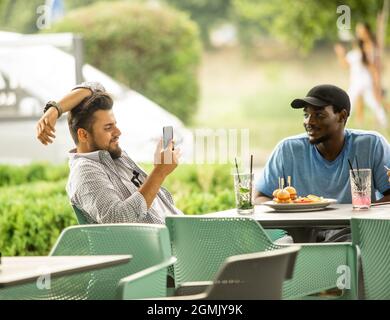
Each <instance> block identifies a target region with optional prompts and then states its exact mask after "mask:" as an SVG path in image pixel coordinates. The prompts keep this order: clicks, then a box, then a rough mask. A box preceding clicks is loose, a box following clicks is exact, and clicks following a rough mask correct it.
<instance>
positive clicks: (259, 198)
mask: <svg viewBox="0 0 390 320" xmlns="http://www.w3.org/2000/svg"><path fill="white" fill-rule="evenodd" d="M270 200H272V199H271V198H268V197H267V196H266V195H264V194H262V193H261V192H258V191H256V193H255V195H254V200H253V203H254V204H262V203H264V202H266V201H270Z"/></svg>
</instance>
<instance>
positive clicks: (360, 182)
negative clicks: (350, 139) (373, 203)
mask: <svg viewBox="0 0 390 320" xmlns="http://www.w3.org/2000/svg"><path fill="white" fill-rule="evenodd" d="M355 161H356V168H357V175H358V178H359V185H360V186H361V185H362V180H361V178H360V174H359V162H358V159H357V157H356V156H355ZM362 187H363V186H362Z"/></svg>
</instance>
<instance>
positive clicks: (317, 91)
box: [291, 84, 351, 115]
mask: <svg viewBox="0 0 390 320" xmlns="http://www.w3.org/2000/svg"><path fill="white" fill-rule="evenodd" d="M307 105H310V106H313V107H326V106H329V105H332V106H334V107H336V108H337V109H338V110H340V111H341V110H342V109H345V110H347V113H348V115H349V112H350V111H351V102H350V100H349V97H348V94H347V93H346V92H345V91H344V90H343V89H341V88H339V87H336V86H334V85H331V84H321V85H319V86H315V87H314V88H312V89H310V91H309V92H308V93H307V95H306V97H305V98H302V99H295V100H293V101H292V102H291V106H292V107H293V108H294V109H299V108H304V107H306V106H307Z"/></svg>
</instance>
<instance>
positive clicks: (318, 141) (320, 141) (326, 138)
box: [309, 134, 331, 145]
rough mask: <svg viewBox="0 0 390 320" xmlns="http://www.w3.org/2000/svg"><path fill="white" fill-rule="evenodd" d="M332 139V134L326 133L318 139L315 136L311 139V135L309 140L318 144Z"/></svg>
mask: <svg viewBox="0 0 390 320" xmlns="http://www.w3.org/2000/svg"><path fill="white" fill-rule="evenodd" d="M330 139H331V136H330V135H329V134H326V135H324V136H322V137H319V138H317V139H315V138H314V139H310V137H309V142H310V144H313V145H317V144H320V143H323V142H326V141H328V140H330Z"/></svg>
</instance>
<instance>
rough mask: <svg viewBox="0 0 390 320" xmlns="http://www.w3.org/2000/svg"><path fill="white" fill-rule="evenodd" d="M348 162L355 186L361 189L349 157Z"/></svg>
mask: <svg viewBox="0 0 390 320" xmlns="http://www.w3.org/2000/svg"><path fill="white" fill-rule="evenodd" d="M348 164H349V167H350V168H351V171H352V176H353V180H354V181H355V184H356V186H357V188H358V189H361V188H360V184H359V182H358V180H357V179H356V176H355V172H354V171H353V167H352V163H351V161H350V160H349V159H348Z"/></svg>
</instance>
